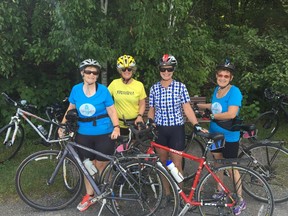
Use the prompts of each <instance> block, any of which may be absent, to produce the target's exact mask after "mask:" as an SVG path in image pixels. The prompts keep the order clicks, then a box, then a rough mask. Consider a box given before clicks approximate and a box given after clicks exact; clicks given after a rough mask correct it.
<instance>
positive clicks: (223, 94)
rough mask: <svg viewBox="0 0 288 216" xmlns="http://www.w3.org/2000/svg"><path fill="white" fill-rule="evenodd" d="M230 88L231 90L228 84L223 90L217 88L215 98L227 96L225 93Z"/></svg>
mask: <svg viewBox="0 0 288 216" xmlns="http://www.w3.org/2000/svg"><path fill="white" fill-rule="evenodd" d="M230 88H231V85H230V84H229V85H227V86H225V87H224V88H220V86H219V88H218V90H217V98H222V97H224V96H225V95H226V94H227V92H228V91H229V90H230Z"/></svg>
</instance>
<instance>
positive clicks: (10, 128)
mask: <svg viewBox="0 0 288 216" xmlns="http://www.w3.org/2000/svg"><path fill="white" fill-rule="evenodd" d="M17 121H18V122H19V119H17ZM18 122H17V123H16V122H15V120H14V119H13V118H12V119H11V122H10V123H9V125H10V124H11V123H14V125H15V129H14V131H13V134H12V139H11V140H9V137H10V134H11V130H12V127H9V128H8V130H7V132H6V136H5V140H4V142H3V144H4V145H6V147H11V146H12V145H13V144H14V142H15V139H16V135H17V132H18V128H19V125H18ZM11 125H12V124H11Z"/></svg>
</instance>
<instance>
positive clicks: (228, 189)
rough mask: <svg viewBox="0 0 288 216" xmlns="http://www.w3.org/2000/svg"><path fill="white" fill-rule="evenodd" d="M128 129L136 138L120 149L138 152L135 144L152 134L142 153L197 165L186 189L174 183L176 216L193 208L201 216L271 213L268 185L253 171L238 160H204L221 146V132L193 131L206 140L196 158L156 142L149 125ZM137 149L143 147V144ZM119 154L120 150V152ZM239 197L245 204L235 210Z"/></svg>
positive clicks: (272, 203)
mask: <svg viewBox="0 0 288 216" xmlns="http://www.w3.org/2000/svg"><path fill="white" fill-rule="evenodd" d="M130 130H131V132H132V133H133V134H134V136H135V139H136V141H134V142H133V144H131V145H130V143H127V144H125V148H124V149H123V150H124V152H126V153H129V152H130V153H131V152H134V154H135V152H136V153H137V152H139V147H137V146H139V144H142V145H143V141H142V140H143V138H144V140H147V139H145V137H146V136H149V138H150V137H151V134H152V137H153V139H152V141H151V142H150V147H148V149H147V148H146V152H145V153H153V149H155V150H156V152H157V149H164V150H165V151H168V152H170V153H173V154H178V155H180V156H182V157H184V158H185V159H188V160H192V161H194V162H195V163H198V164H199V165H198V168H197V171H196V174H195V177H194V178H193V180H192V184H191V186H190V188H189V190H185V189H181V188H180V187H179V186H178V192H179V194H180V196H181V197H182V202H181V205H182V210H181V211H180V212H179V214H178V215H179V216H182V215H185V214H186V213H187V212H188V211H193V210H196V209H197V207H198V209H199V212H200V214H201V215H239V214H240V213H241V215H250V216H251V215H255V216H260V215H263V216H264V215H265V216H267V215H272V214H273V210H274V201H273V195H272V192H271V190H270V187H269V185H268V184H267V182H266V181H265V179H264V178H263V177H262V176H260V175H259V174H258V173H257V172H255V171H253V170H251V169H249V168H247V167H244V166H241V165H239V161H240V162H241V159H233V160H231V159H222V160H217V161H207V154H208V152H209V151H210V149H215V148H222V147H223V146H224V145H225V141H224V136H223V134H220V133H202V132H197V135H198V136H201V137H204V138H205V140H207V143H206V146H205V150H204V152H203V155H202V156H201V157H198V156H194V155H192V154H187V153H185V152H182V151H176V150H174V149H171V148H168V147H165V146H162V145H160V144H157V143H156V142H155V141H154V140H155V138H156V137H157V132H156V129H155V127H154V126H153V125H151V124H148V125H147V128H146V129H144V130H138V129H136V128H135V127H134V126H130ZM131 143H132V142H131ZM146 143H147V142H146ZM141 148H142V149H143V146H142V147H141ZM135 149H136V150H135ZM122 153H123V151H121V152H120V154H122ZM126 160H127V158H126ZM191 172H195V170H191ZM175 184H176V181H175ZM217 188H218V189H219V188H220V193H219V191H218V192H217V190H216V189H217ZM241 197H243V199H244V200H245V206H242V207H243V209H241V210H242V211H240V213H239V212H237V211H236V209H237V208H239V203H240V199H241ZM255 197H257V198H255Z"/></svg>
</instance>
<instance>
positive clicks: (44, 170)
mask: <svg viewBox="0 0 288 216" xmlns="http://www.w3.org/2000/svg"><path fill="white" fill-rule="evenodd" d="M58 155H59V151H56V150H43V151H39V152H36V153H34V154H32V155H30V156H28V157H27V158H26V159H24V160H23V161H22V162H21V164H20V165H19V167H18V169H17V171H16V177H15V183H16V190H17V193H18V195H19V196H20V198H21V199H22V200H23V201H24V202H25V203H26V204H28V205H29V206H31V207H33V208H35V209H40V210H45V211H53V210H60V209H63V208H65V207H66V206H68V205H69V204H71V203H72V202H73V201H74V200H75V199H76V198H78V197H79V194H80V192H81V190H82V185H83V176H82V173H81V171H80V169H79V167H78V165H77V164H76V163H75V162H74V161H73V160H72V159H70V157H65V159H64V160H69V161H70V162H71V164H74V166H75V167H74V168H75V170H77V172H78V176H74V178H75V177H77V178H78V181H77V185H75V188H74V190H71V189H69V190H68V189H67V187H66V185H65V184H64V182H63V179H64V177H63V172H61V169H60V170H59V171H58V173H57V175H56V177H55V179H54V182H53V183H52V184H50V185H48V184H47V182H48V179H49V178H50V177H51V174H52V173H53V171H54V170H55V167H56V165H57V164H58V162H59V161H58V160H59V157H57V156H58Z"/></svg>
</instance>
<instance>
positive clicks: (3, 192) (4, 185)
mask: <svg viewBox="0 0 288 216" xmlns="http://www.w3.org/2000/svg"><path fill="white" fill-rule="evenodd" d="M201 125H203V126H204V127H205V128H208V124H207V123H205V124H201ZM187 127H189V128H190V129H191V124H189V125H187ZM273 139H274V140H284V141H286V147H288V124H287V122H282V123H281V127H280V129H279V131H277V133H276V134H275V136H274V137H273ZM40 143H41V142H40V140H39V139H30V140H29V138H26V139H25V140H24V145H23V146H22V148H21V150H20V151H19V152H18V154H17V155H16V156H15V157H14V158H13V159H11V160H10V161H7V162H5V163H4V164H0V181H1V183H0V203H3V202H5V200H7V199H9V198H12V199H13V200H17V199H19V197H18V194H17V192H16V188H15V180H14V178H15V173H16V170H17V167H18V166H19V164H20V163H21V161H22V160H24V158H26V157H27V156H28V155H30V154H32V153H34V152H36V151H39V150H43V149H48V148H47V147H45V146H43V145H41V144H40Z"/></svg>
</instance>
